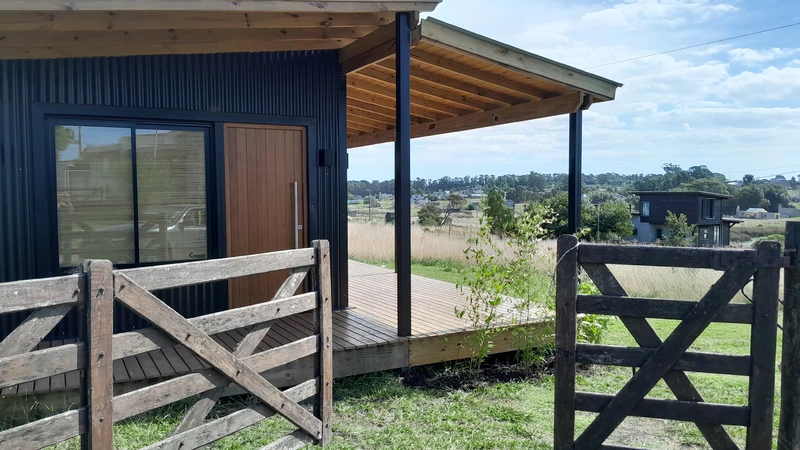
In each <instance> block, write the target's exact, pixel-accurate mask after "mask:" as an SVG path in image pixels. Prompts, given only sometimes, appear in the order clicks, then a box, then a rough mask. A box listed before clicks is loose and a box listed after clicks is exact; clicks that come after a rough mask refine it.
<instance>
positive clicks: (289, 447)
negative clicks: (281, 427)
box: [259, 430, 314, 450]
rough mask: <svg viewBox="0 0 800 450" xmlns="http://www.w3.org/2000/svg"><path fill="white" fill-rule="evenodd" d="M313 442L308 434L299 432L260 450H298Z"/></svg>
mask: <svg viewBox="0 0 800 450" xmlns="http://www.w3.org/2000/svg"><path fill="white" fill-rule="evenodd" d="M311 442H314V440H313V439H311V438H310V437H309V436H308V434H306V433H304V432H303V431H301V430H298V431H295V432H294V433H292V434H290V435H288V436H284V437H282V438H280V439H278V440H276V441H275V442H273V443H271V444H269V445H265V446H264V447H261V448H260V449H259V450H297V449H299V448H301V447H304V446H305V445H306V444H309V443H311Z"/></svg>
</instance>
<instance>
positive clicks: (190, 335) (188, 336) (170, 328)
mask: <svg viewBox="0 0 800 450" xmlns="http://www.w3.org/2000/svg"><path fill="white" fill-rule="evenodd" d="M116 295H117V299H119V300H120V301H121V302H123V303H124V304H125V305H127V306H128V307H130V308H131V309H133V310H134V311H135V312H136V313H137V314H139V315H141V316H142V317H143V318H145V319H146V320H149V321H150V322H151V323H153V324H154V325H155V326H156V327H158V328H159V329H161V330H162V331H164V332H165V333H167V334H169V335H170V336H173V337H175V339H176V340H179V341H180V342H182V343H183V345H185V346H186V347H187V348H189V349H190V350H192V352H194V353H195V354H197V355H198V356H200V357H201V358H203V359H204V360H205V361H207V362H208V363H209V364H211V365H212V366H213V367H214V368H215V369H216V370H219V371H220V372H221V373H223V374H224V375H225V376H227V377H228V378H229V379H230V380H231V381H233V382H235V383H237V384H239V385H240V386H242V387H243V388H244V389H246V390H247V391H248V392H250V393H251V394H253V395H254V396H256V397H257V398H259V399H260V400H262V401H264V402H265V403H266V404H268V405H269V406H270V407H272V408H273V409H275V411H276V412H278V413H279V414H281V415H282V416H284V417H285V418H286V419H288V420H289V421H290V422H292V423H294V424H295V425H297V426H298V427H300V428H301V429H303V430H305V431H306V432H308V433H309V434H311V435H312V436H314V438H316V439H320V438H322V426H321V422H320V421H319V419H317V418H316V417H314V416H313V415H311V414H310V413H309V412H308V411H306V410H305V409H303V408H302V407H301V406H300V405H298V404H297V403H295V402H293V401H291V400H290V399H288V398H287V397H286V396H285V395H284V394H283V393H282V392H280V391H279V390H278V389H277V388H275V387H274V386H273V385H271V384H269V383H268V382H267V381H266V380H264V378H262V377H261V376H260V375H259V374H258V373H257V372H256V371H254V370H253V369H252V368H250V367H249V366H247V365H246V364H244V363H243V362H242V361H241V360H240V359H238V358H236V357H234V356H233V355H232V354H230V353H229V352H227V351H226V350H225V349H224V348H222V347H221V346H220V345H219V344H217V343H216V342H215V341H214V340H213V339H211V338H210V337H208V335H206V334H205V333H203V332H202V331H201V330H200V329H198V328H197V327H196V326H194V325H192V324H191V323H190V322H189V321H188V320H186V319H184V318H183V317H182V316H180V314H178V313H176V312H175V311H174V310H172V309H171V308H169V307H168V306H167V305H166V304H164V303H163V302H161V301H160V300H159V299H158V298H156V297H155V296H153V295H152V294H151V293H149V292H147V291H146V290H144V289H143V288H141V287H139V286H137V285H136V284H135V283H134V282H133V281H131V280H130V279H128V278H127V277H125V276H124V275H120V276H118V277H117V294H116Z"/></svg>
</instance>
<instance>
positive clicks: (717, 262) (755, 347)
mask: <svg viewBox="0 0 800 450" xmlns="http://www.w3.org/2000/svg"><path fill="white" fill-rule="evenodd" d="M558 255H559V259H558V261H559V263H558V267H557V280H556V281H557V283H556V286H557V292H556V369H555V374H556V386H555V388H556V392H555V435H554V447H555V448H556V449H570V450H572V449H600V448H606V449H607V448H620V447H614V446H609V445H606V444H605V441H606V439H607V438H608V437H609V436H610V435H611V434H612V433H613V432H614V430H615V429H616V428H617V427H618V426H619V425H620V424H621V423H622V421H623V420H624V419H625V418H626V417H628V416H639V417H650V418H659V419H668V420H680V421H688V422H694V423H695V424H696V426H697V427H698V429H699V430H700V432H701V433H702V435H703V436H704V438H705V439H706V441H707V442H708V443H709V444H710V445H711V448H714V449H737V448H738V446H737V445H736V444H735V443H734V442H733V440H732V439H731V437H730V435H729V434H728V432H727V431H726V430H725V428H723V425H735V426H743V427H747V448H748V449H764V448H771V446H772V443H771V440H772V426H773V410H774V404H773V399H774V390H775V356H776V334H777V328H776V327H775V323H776V321H777V319H778V300H777V299H778V290H779V282H780V269H781V268H783V267H786V266H787V260H786V258H785V257H784V256H783V254H782V252H781V249H780V245H779V244H777V243H774V242H763V243H760V244H759V245H758V247H757V249H755V250H727V249H725V250H720V249H698V248H689V249H687V248H670V247H640V246H619V245H599V244H580V245H579V244H578V240H577V238H575V237H574V236H562V237H561V238H559V241H558ZM608 264H625V265H644V266H669V267H686V268H696V269H715V270H721V271H724V272H723V274H722V275H721V277H720V278H719V280H718V281H717V282H716V283H715V284H714V285H713V286H712V287H711V289H710V290H709V291H708V293H706V294H705V295H704V296H703V298H702V299H701V300H700V301H684V300H673V299H651V298H635V297H630V296H629V295H628V293H627V292H626V291H625V289H624V288H623V286H622V285H621V284H620V283H619V282H618V281H617V279H616V278H615V277H614V275H613V273H612V272H611V270H610V269H609V268H608ZM581 268H583V271H584V273H585V275H587V276H588V277H589V278H590V279H591V280H592V281H593V282H594V284H595V285H596V286H597V288H598V289H599V290H600V293H601V295H579V294H578V291H577V287H578V278H579V272H580V269H581ZM751 277H754V279H755V282H754V286H753V298H754V303H753V304H752V305H750V304H747V305H740V304H730V301H731V299H732V298H733V297H734V296H735V295H736V294H737V293H738V292H739V290H740V289H741V288H742V287H743V286H744V285H745V284H746V283H749V281H750V279H751ZM578 314H605V315H614V316H618V317H619V318H620V319H621V320H622V323H623V324H624V325H625V327H626V328H627V329H628V331H629V332H630V333H631V334H632V335H633V337H634V339H635V341H636V343H637V344H638V345H639V347H616V346H608V345H592V344H578V343H577V340H576V339H577V333H576V318H577V315H578ZM647 319H673V320H678V321H680V322H679V324H678V326H677V327H676V328H675V330H674V331H673V332H672V334H671V335H670V336H669V337H668V338H666V339H664V340H662V339H661V338H660V337H659V336H658V335H657V334H656V332H655V330H654V329H653V327H652V326H651V325H650V323H649V322H648V321H647ZM712 322H726V323H734V324H742V325H745V326H749V327H750V336H751V343H750V354H749V355H727V354H711V353H703V352H693V351H688V349H689V348H690V346H691V345H692V344H693V343H694V341H695V340H696V339H697V338H698V337H699V336H700V334H701V333H702V332H703V331H704V330H705V329H706V328H707V327H708V326H709V325H710V324H711V323H712ZM578 363H581V364H601V365H615V366H624V367H635V368H639V370H638V371H635V372H634V374H633V375H632V377H631V379H630V380H629V381H628V383H627V384H626V385H625V386H624V387H623V388H622V390H621V391H620V392H619V393H617V394H616V395H606V394H599V393H590V392H577V391H576V388H575V376H576V364H578ZM687 371H690V372H705V373H712V374H726V375H737V376H746V377H748V378H749V379H750V380H749V386H750V391H749V393H748V405H746V406H739V405H720V404H712V403H707V402H705V401H704V399H703V397H702V395H701V394H700V392H698V391H697V389H696V388H695V387H694V385H693V384H692V383H691V381H690V380H689V378H688V376H687V375H686V373H685V372H687ZM662 379H663V380H664V381H665V382H666V384H667V386H668V387H669V389H670V390H671V391H672V393H673V394H674V395H675V398H676V399H675V400H658V399H647V398H645V396H646V395H647V394H648V393H649V392H650V390H651V389H652V388H653V387H655V385H656V384H657V383H658V382H659V381H660V380H662ZM575 411H587V412H594V413H598V414H597V416H596V417H595V419H594V420H593V421H592V422H591V423H590V424H589V426H588V427H587V428H586V429H585V430H584V431H583V432H582V433H581V434H580V435H579V436H578V437H577V438H576V437H575Z"/></svg>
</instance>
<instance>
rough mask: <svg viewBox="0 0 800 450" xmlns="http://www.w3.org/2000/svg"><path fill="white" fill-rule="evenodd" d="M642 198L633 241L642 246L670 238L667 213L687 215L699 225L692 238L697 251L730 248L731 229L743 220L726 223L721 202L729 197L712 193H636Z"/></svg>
mask: <svg viewBox="0 0 800 450" xmlns="http://www.w3.org/2000/svg"><path fill="white" fill-rule="evenodd" d="M634 194H636V195H638V196H639V212H638V213H634V214H633V215H632V218H631V221H632V222H633V227H634V237H635V239H636V240H638V241H639V242H656V241H658V240H661V239H664V238H666V237H667V236H669V234H670V229H669V227H667V225H666V218H667V212H668V211H672V212H673V213H674V214H676V215H681V214H683V215H685V216H686V219H687V222H688V223H689V224H693V225H696V229H695V234H694V236H693V238H694V242H695V245H696V246H698V247H724V246H727V245H730V240H731V239H730V238H731V232H730V229H731V227H732V226H734V225H736V224H737V223H740V222H741V221H740V220H735V219H723V217H722V202H723V201H724V200H727V199H729V198H731V196H730V195H726V194H717V193H713V192H658V191H639V192H634Z"/></svg>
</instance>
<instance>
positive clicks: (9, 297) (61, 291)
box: [0, 275, 86, 314]
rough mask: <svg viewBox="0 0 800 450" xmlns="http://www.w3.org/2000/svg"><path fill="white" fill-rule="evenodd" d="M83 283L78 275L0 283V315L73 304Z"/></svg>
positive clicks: (76, 300)
mask: <svg viewBox="0 0 800 450" xmlns="http://www.w3.org/2000/svg"><path fill="white" fill-rule="evenodd" d="M85 283H86V280H85V278H84V277H82V276H80V275H67V276H63V277H56V278H44V279H38V280H24V281H13V282H10V283H0V314H7V313H11V312H17V311H25V310H29V309H38V308H46V307H48V306H55V305H63V304H75V303H77V302H78V300H79V294H80V292H81V290H82V289H85Z"/></svg>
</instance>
